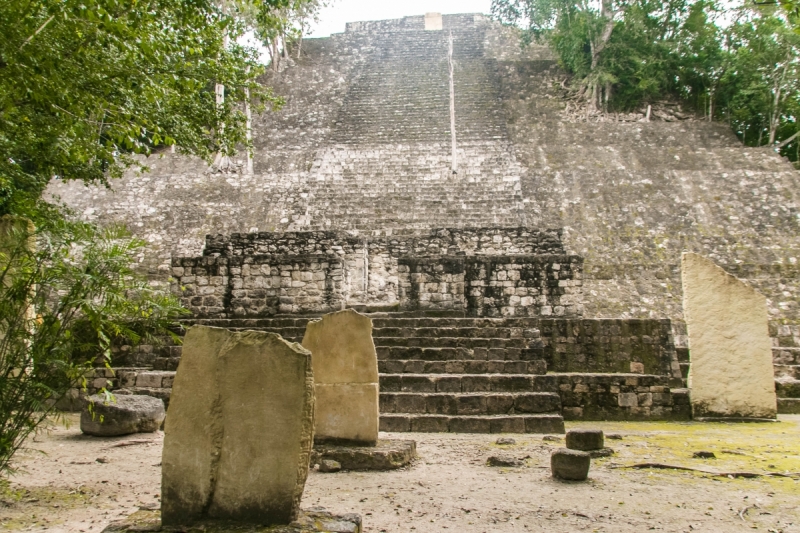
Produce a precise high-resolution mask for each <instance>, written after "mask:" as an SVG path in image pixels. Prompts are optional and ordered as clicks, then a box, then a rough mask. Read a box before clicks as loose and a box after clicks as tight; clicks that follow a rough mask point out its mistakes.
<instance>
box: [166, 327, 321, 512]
mask: <svg viewBox="0 0 800 533" xmlns="http://www.w3.org/2000/svg"><path fill="white" fill-rule="evenodd" d="M313 383H314V382H313V374H312V369H311V353H310V352H308V351H307V350H305V349H304V348H303V347H302V346H300V345H299V344H295V343H289V342H286V341H285V340H283V339H282V338H281V337H280V336H279V335H276V334H274V333H262V332H255V331H243V332H231V331H227V330H224V329H219V328H209V327H203V326H195V327H192V328H190V329H189V331H188V333H187V335H186V339H185V341H184V347H183V356H182V360H181V364H180V367H179V370H178V372H177V374H176V376H175V382H174V386H173V391H172V399H171V404H170V410H169V418H168V420H167V423H166V436H165V439H164V451H163V457H162V464H163V466H162V482H161V491H162V520H163V523H164V524H165V525H185V524H189V523H193V522H196V521H199V520H205V519H221V520H231V521H237V522H247V523H259V524H287V523H289V522H291V521H292V520H294V519H295V518H296V517H297V513H298V510H299V505H300V498H301V496H302V493H303V487H304V485H305V480H306V476H307V474H308V464H309V457H310V453H311V446H312V441H313V421H314V386H313Z"/></svg>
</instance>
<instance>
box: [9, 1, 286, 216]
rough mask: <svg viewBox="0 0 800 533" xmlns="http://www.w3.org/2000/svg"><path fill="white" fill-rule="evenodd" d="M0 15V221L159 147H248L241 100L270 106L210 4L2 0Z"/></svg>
mask: <svg viewBox="0 0 800 533" xmlns="http://www.w3.org/2000/svg"><path fill="white" fill-rule="evenodd" d="M251 1H252V2H254V5H255V6H257V7H258V9H260V10H264V11H269V10H271V9H281V8H283V7H284V6H285V5H287V4H288V2H289V0H251ZM0 15H1V16H0V214H4V213H14V212H16V210H17V208H18V207H19V205H21V204H24V203H27V204H28V205H32V204H34V203H35V200H36V199H37V198H39V197H40V195H41V193H42V191H43V190H44V188H45V187H46V185H47V183H48V182H49V181H50V179H52V178H56V179H65V180H82V181H84V182H95V183H107V182H108V179H109V178H113V177H116V176H119V175H120V174H121V173H122V171H123V170H124V169H125V168H126V167H128V166H130V165H135V164H137V163H136V159H135V158H133V157H132V156H133V155H135V154H149V153H151V152H152V151H153V150H154V149H157V148H158V147H159V146H162V145H177V146H178V147H179V148H180V149H181V150H182V151H183V152H185V153H190V154H195V155H199V156H202V157H205V158H209V157H211V156H213V155H214V154H216V153H219V152H222V153H225V154H229V153H232V152H233V151H234V150H235V147H236V146H237V145H241V144H243V143H246V134H245V116H244V113H243V110H242V105H241V104H242V102H243V101H244V99H245V94H246V92H247V91H249V93H250V95H251V98H252V99H253V100H254V102H255V103H256V106H257V107H259V108H263V106H265V105H276V104H277V103H278V102H279V100H278V99H277V98H275V97H274V96H273V95H272V94H271V92H270V90H269V89H268V88H265V87H263V86H261V85H259V84H257V83H256V82H255V81H254V80H255V77H256V76H257V75H258V74H259V72H261V70H262V67H261V66H260V65H259V64H258V63H257V61H256V52H255V51H254V50H251V49H247V48H245V47H243V46H240V45H239V44H237V43H236V39H235V37H236V36H237V35H238V34H239V33H240V32H241V31H242V27H241V25H240V24H238V23H237V21H236V19H235V18H234V17H233V16H231V15H230V14H228V13H226V12H224V11H223V10H222V9H220V8H219V7H218V6H217V5H215V4H214V3H213V2H212V1H211V0H196V1H193V2H183V1H181V0H145V1H137V2H123V1H120V0H3V1H2V3H0ZM226 36H229V37H231V39H229V40H228V41H226ZM215 83H219V84H223V85H224V86H225V94H226V98H225V99H224V102H220V103H218V102H217V99H216V98H215V93H214V84H215Z"/></svg>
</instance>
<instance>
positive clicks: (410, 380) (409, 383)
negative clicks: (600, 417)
mask: <svg viewBox="0 0 800 533" xmlns="http://www.w3.org/2000/svg"><path fill="white" fill-rule="evenodd" d="M549 377H550V376H536V375H532V374H381V375H380V378H379V379H380V390H381V391H384V392H464V393H469V392H555V390H556V388H557V379H537V378H549Z"/></svg>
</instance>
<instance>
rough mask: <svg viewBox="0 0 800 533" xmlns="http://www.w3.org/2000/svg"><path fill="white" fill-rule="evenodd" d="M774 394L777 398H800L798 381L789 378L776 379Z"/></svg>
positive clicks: (799, 383) (799, 382)
mask: <svg viewBox="0 0 800 533" xmlns="http://www.w3.org/2000/svg"><path fill="white" fill-rule="evenodd" d="M775 393H776V394H777V395H778V398H800V380H797V379H790V378H778V379H776V380H775Z"/></svg>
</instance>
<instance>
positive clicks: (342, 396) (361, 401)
mask: <svg viewBox="0 0 800 533" xmlns="http://www.w3.org/2000/svg"><path fill="white" fill-rule="evenodd" d="M315 391H316V397H317V403H316V405H317V412H316V416H315V417H314V418H315V430H314V431H315V434H316V435H317V436H318V437H317V441H323V440H326V438H327V440H336V439H341V440H345V441H354V442H370V443H374V442H375V440H376V439H377V435H378V419H379V417H380V412H379V407H378V384H377V383H334V384H324V383H318V384H316V387H315Z"/></svg>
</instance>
